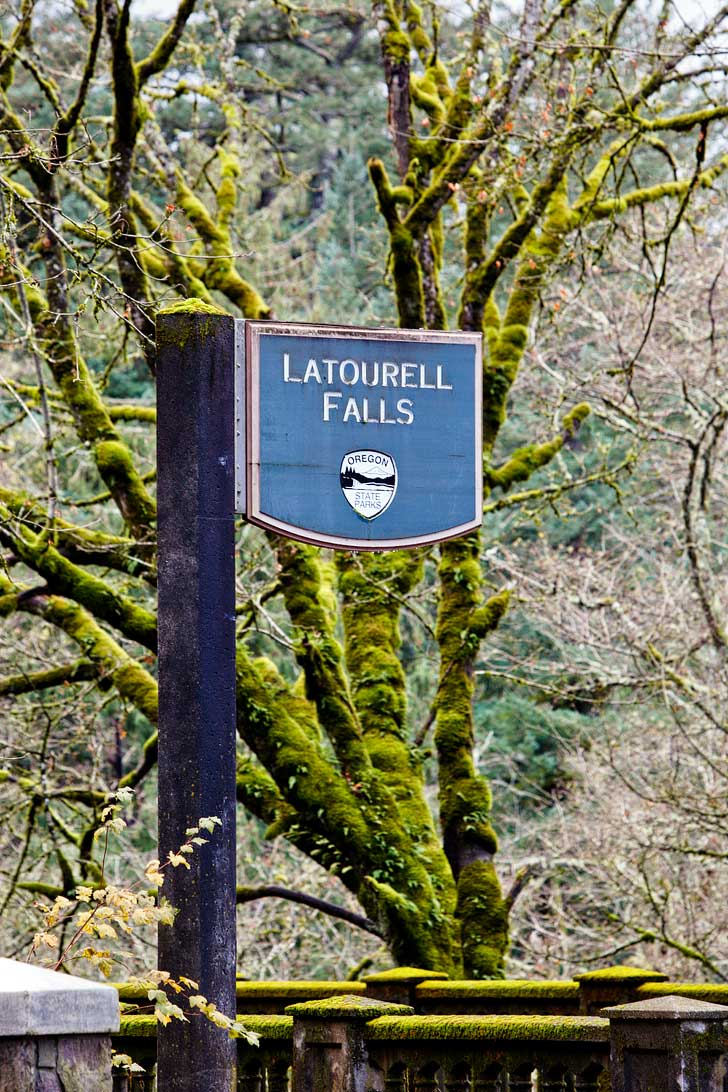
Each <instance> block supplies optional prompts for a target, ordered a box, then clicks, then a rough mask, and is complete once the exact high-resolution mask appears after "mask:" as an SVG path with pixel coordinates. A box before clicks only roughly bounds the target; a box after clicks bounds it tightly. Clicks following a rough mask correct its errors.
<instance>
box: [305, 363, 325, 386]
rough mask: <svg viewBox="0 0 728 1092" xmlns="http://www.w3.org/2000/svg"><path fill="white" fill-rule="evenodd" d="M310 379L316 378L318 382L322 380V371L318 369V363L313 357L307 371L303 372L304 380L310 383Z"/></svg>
mask: <svg viewBox="0 0 728 1092" xmlns="http://www.w3.org/2000/svg"><path fill="white" fill-rule="evenodd" d="M309 379H315V380H316V382H317V383H320V382H321V373H320V372H319V370H318V364H317V363H316V361H315V360H314V359H313V358H312V359H311V360H309V362H308V364H307V366H306V371H305V372H304V373H303V382H304V383H308V381H309Z"/></svg>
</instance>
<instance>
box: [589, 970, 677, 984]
mask: <svg viewBox="0 0 728 1092" xmlns="http://www.w3.org/2000/svg"><path fill="white" fill-rule="evenodd" d="M574 978H575V979H576V981H577V982H578V983H579V985H582V984H583V985H586V986H590V985H592V984H593V985H595V986H601V985H605V984H607V983H611V982H614V983H617V984H619V985H623V986H638V985H640V983H642V982H666V981H667V975H666V974H663V973H662V971H653V970H652V969H651V968H649V967H603V968H602V970H600V971H584V973H583V974H575V975H574Z"/></svg>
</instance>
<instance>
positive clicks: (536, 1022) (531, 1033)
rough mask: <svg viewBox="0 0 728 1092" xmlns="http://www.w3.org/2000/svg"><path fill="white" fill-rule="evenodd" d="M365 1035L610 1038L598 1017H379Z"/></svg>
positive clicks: (605, 1024) (588, 1040) (596, 1040)
mask: <svg viewBox="0 0 728 1092" xmlns="http://www.w3.org/2000/svg"><path fill="white" fill-rule="evenodd" d="M364 1035H365V1038H367V1039H376V1040H401V1039H441V1040H442V1039H444V1040H447V1039H486V1040H491V1041H497V1042H580V1043H606V1042H608V1041H609V1021H608V1020H602V1019H601V1018H599V1017H597V1016H410V1017H407V1018H404V1019H403V1018H402V1017H392V1016H381V1017H379V1018H378V1019H375V1020H373V1021H372V1022H371V1023H370V1024H368V1025H367V1027H366V1029H365V1032H364Z"/></svg>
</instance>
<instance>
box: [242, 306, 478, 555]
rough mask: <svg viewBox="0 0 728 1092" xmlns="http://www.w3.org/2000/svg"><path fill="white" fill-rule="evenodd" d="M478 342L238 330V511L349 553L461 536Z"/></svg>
mask: <svg viewBox="0 0 728 1092" xmlns="http://www.w3.org/2000/svg"><path fill="white" fill-rule="evenodd" d="M481 354H482V345H481V337H480V335H479V334H466V333H440V332H430V331H421V330H368V329H361V328H358V327H343V326H308V325H304V324H291V323H280V322H249V321H241V322H240V323H239V324H238V337H237V346H236V375H237V396H236V401H237V425H236V431H237V433H238V447H237V450H236V470H237V476H238V509H239V510H240V511H242V512H244V513H245V514H246V515H247V518H248V519H249V520H250V521H251V522H253V523H257V524H259V525H260V526H261V527H265V528H267V529H268V530H271V531H275V532H277V533H279V534H282V535H285V536H286V537H289V538H295V539H299V540H301V541H303V542H312V543H315V544H316V545H320V546H334V547H339V548H343V549H352V550H382V549H396V548H400V547H404V546H419V545H422V544H424V543H428V542H438V541H440V540H442V539H446V538H453V537H455V536H456V535H462V534H464V533H465V532H467V531H469V530H471V529H472V528H474V527H478V526H480V520H481V512H482V454H481V402H482V373H481V367H482V355H481Z"/></svg>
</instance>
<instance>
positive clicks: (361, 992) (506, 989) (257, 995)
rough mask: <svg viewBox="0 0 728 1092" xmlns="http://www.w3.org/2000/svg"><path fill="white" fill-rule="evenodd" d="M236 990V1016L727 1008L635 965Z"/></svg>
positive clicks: (410, 970) (127, 998)
mask: <svg viewBox="0 0 728 1092" xmlns="http://www.w3.org/2000/svg"><path fill="white" fill-rule="evenodd" d="M118 988H119V993H120V999H121V1000H122V1001H123V1002H125V1003H129V1002H131V1003H133V1002H139V1003H141V1004H142V1005H144V1004H148V1002H147V997H146V993H145V991H144V990H140V989H139V986H125V985H120V986H119V987H118ZM236 993H237V1009H238V1013H240V1014H241V1015H245V1014H247V1013H253V1014H256V1015H275V1014H278V1015H280V1014H282V1013H283V1012H285V1010H286V1008H287V1006H288V1005H293V1004H297V1003H299V1002H303V1001H323V1000H325V999H326V998H331V997H337V996H343V995H344V994H355V995H357V996H359V997H368V998H370V999H372V1000H374V1001H391V1002H394V1003H395V1004H401V1005H410V1006H411V1007H412V1008H413V1009H414V1010H415V1012H416V1013H417V1014H418V1015H421V1016H436V1015H438V1016H447V1015H459V1016H463V1015H467V1014H472V1015H477V1016H489V1015H492V1016H497V1015H503V1016H506V1015H511V1016H518V1015H523V1016H528V1015H534V1016H549V1015H550V1016H578V1015H582V1016H589V1015H593V1014H595V1013H597V1012H598V1011H599V1010H600V1009H603V1008H607V1007H609V1006H610V1005H623V1004H627V1003H628V1002H631V1001H646V1000H649V999H652V998H657V997H664V996H667V995H673V994H678V995H680V996H683V997H688V998H690V999H691V1000H695V1001H710V1002H712V1003H714V1004H718V1005H728V985H715V984H709V983H703V984H700V985H696V984H695V983H689V982H671V981H669V980H668V977H667V975H665V974H662V973H661V972H660V971H653V970H650V969H647V968H640V967H607V968H604V969H603V970H599V971H588V972H586V973H585V974H580V975H577V976H576V978H573V979H559V980H542V979H525V978H524V979H517V978H516V979H514V978H511V979H499V980H494V981H477V980H468V979H462V980H452V979H449V978H448V977H447V975H445V974H442V973H439V972H433V971H424V970H420V969H418V968H416V967H398V968H396V969H395V970H392V971H383V972H382V973H380V974H372V975H368V976H366V977H365V978H364V979H363V980H362V981H361V982H341V981H340V982H336V981H330V982H328V981H317V980H310V981H301V980H291V981H280V982H265V981H246V980H239V981H238V984H237V990H236Z"/></svg>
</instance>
